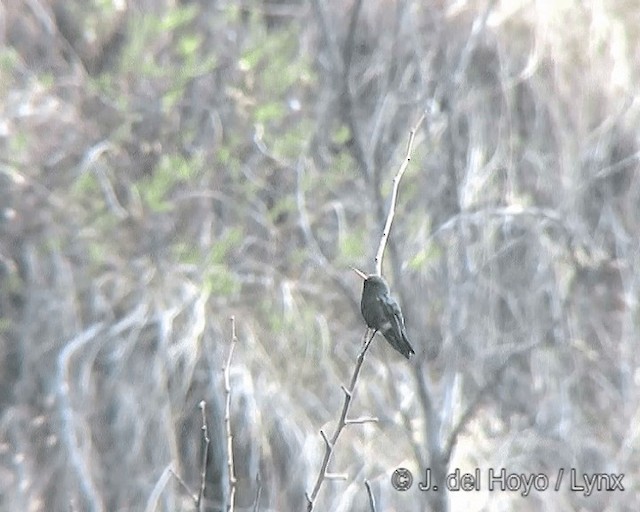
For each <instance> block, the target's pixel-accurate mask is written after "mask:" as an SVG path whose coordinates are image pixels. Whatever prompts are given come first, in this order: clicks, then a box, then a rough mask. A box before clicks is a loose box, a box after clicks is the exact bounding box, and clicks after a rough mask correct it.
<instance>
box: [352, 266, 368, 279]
mask: <svg viewBox="0 0 640 512" xmlns="http://www.w3.org/2000/svg"><path fill="white" fill-rule="evenodd" d="M351 270H353V271H354V272H355V273H356V274H358V275H359V276H360V277H361V278H362V279H367V277H369V276H368V275H367V274H365V273H364V272H363V271H362V270H358V269H357V268H356V267H351Z"/></svg>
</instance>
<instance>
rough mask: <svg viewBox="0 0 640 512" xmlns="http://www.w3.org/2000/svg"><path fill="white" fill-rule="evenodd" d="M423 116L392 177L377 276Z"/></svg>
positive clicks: (380, 269)
mask: <svg viewBox="0 0 640 512" xmlns="http://www.w3.org/2000/svg"><path fill="white" fill-rule="evenodd" d="M425 116H426V111H424V112H422V115H421V116H420V118H419V119H418V121H417V122H416V124H415V125H414V127H413V128H412V129H411V132H410V133H409V141H408V142H407V152H406V153H405V157H404V160H403V161H402V164H401V165H400V168H399V169H398V172H397V173H396V175H395V177H394V178H393V191H392V192H391V204H390V205H389V212H388V213H387V222H386V223H385V225H384V231H383V232H382V237H381V238H380V245H378V252H376V259H375V264H376V274H378V275H379V276H381V275H382V257H383V256H384V250H385V248H386V246H387V240H388V239H389V233H391V224H392V223H393V217H394V216H395V214H396V202H397V200H398V188H399V187H400V180H401V179H402V176H403V174H404V173H405V171H406V170H407V167H408V166H409V162H411V157H412V155H413V142H414V140H415V138H416V132H417V131H418V128H420V125H422V123H423V121H424V118H425Z"/></svg>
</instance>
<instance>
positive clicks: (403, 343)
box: [384, 329, 415, 359]
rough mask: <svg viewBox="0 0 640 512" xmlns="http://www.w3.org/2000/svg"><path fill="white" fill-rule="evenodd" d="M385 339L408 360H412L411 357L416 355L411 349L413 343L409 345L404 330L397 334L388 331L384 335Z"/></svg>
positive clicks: (391, 330)
mask: <svg viewBox="0 0 640 512" xmlns="http://www.w3.org/2000/svg"><path fill="white" fill-rule="evenodd" d="M384 337H385V338H386V339H387V341H388V342H389V344H390V345H391V346H392V347H393V348H395V349H396V350H397V351H398V352H400V353H401V354H402V355H403V356H404V357H406V358H407V359H411V356H412V355H413V354H415V351H414V350H413V348H412V347H411V343H409V338H407V333H406V332H404V330H402V331H400V332H396V331H394V330H393V329H388V330H387V331H386V332H385V333H384Z"/></svg>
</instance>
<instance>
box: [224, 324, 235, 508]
mask: <svg viewBox="0 0 640 512" xmlns="http://www.w3.org/2000/svg"><path fill="white" fill-rule="evenodd" d="M237 341H238V338H237V336H236V319H235V317H234V316H232V317H231V347H230V348H229V356H228V357H227V364H225V366H224V368H223V369H222V374H223V375H224V392H225V397H226V400H225V407H224V424H225V427H226V429H227V470H228V473H229V502H228V503H227V512H233V509H234V506H235V499H236V475H235V469H234V466H233V436H232V434H231V385H230V384H229V368H230V367H231V358H232V357H233V350H234V349H235V346H236V342H237Z"/></svg>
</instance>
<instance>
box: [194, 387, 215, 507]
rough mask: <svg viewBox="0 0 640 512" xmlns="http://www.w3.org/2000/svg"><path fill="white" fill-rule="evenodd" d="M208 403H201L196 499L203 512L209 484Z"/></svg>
mask: <svg viewBox="0 0 640 512" xmlns="http://www.w3.org/2000/svg"><path fill="white" fill-rule="evenodd" d="M206 405H207V403H206V402H205V401H204V400H202V401H201V402H200V404H199V407H200V412H201V413H202V427H201V428H202V468H201V469H200V493H199V494H198V500H197V501H196V507H197V509H198V510H199V511H200V512H202V510H203V507H202V498H203V497H204V491H205V487H206V485H207V461H208V459H209V443H210V442H211V439H209V429H208V428H207V414H206V410H205V408H206Z"/></svg>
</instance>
